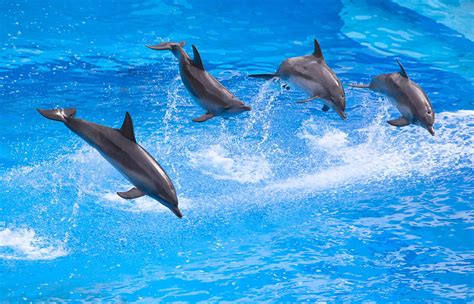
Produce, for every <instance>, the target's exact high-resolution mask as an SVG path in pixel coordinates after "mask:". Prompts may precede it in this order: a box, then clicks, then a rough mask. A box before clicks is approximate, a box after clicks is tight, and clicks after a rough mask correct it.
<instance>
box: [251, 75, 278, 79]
mask: <svg viewBox="0 0 474 304" xmlns="http://www.w3.org/2000/svg"><path fill="white" fill-rule="evenodd" d="M249 77H253V78H262V79H265V80H270V79H272V78H274V77H278V75H277V74H250V75H249Z"/></svg>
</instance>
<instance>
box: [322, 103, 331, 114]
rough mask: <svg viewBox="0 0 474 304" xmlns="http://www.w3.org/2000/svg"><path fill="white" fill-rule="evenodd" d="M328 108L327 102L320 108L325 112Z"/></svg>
mask: <svg viewBox="0 0 474 304" xmlns="http://www.w3.org/2000/svg"><path fill="white" fill-rule="evenodd" d="M329 109H330V107H329V106H328V105H327V104H325V105H324V106H323V108H322V109H321V110H322V111H323V112H327V111H329Z"/></svg>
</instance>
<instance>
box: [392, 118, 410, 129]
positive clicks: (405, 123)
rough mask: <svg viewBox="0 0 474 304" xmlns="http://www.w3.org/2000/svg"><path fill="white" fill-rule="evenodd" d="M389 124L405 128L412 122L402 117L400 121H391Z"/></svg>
mask: <svg viewBox="0 0 474 304" xmlns="http://www.w3.org/2000/svg"><path fill="white" fill-rule="evenodd" d="M387 122H388V123H389V124H391V125H392V126H395V127H404V126H408V125H409V124H410V122H409V121H408V120H407V119H406V118H405V117H400V118H399V119H394V120H389V121H387Z"/></svg>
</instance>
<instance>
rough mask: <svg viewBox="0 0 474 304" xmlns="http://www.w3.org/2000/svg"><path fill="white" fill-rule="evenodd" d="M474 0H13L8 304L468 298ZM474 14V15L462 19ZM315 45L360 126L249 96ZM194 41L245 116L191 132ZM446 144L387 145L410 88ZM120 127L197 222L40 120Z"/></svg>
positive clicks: (3, 125) (311, 107)
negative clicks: (392, 88) (188, 55)
mask: <svg viewBox="0 0 474 304" xmlns="http://www.w3.org/2000/svg"><path fill="white" fill-rule="evenodd" d="M473 10H474V8H473V4H472V2H471V1H463V0H460V1H443V0H440V1H432V2H429V3H424V1H415V0H413V1H392V2H390V1H375V0H366V1H365V0H355V1H352V0H343V1H316V0H312V1H246V0H245V1H210V0H202V1H186V0H176V1H89V0H86V1H57V0H56V1H53V0H45V1H26V0H19V1H7V0H0V139H1V141H0V301H68V300H103V301H110V300H114V301H138V300H141V301H153V300H155V301H156V300H164V301H173V300H176V301H192V302H194V301H203V300H205V301H219V300H226V301H231V300H241V301H254V302H260V301H305V300H310V301H314V300H320V301H337V302H342V301H351V302H352V301H378V302H387V301H406V302H416V301H432V300H434V301H448V302H451V301H452V302H468V301H473V300H474V275H473V273H474V233H473V231H474V230H473V229H474V224H473V223H474V211H473V205H474V199H473V198H474V168H473V162H474V140H473V135H474V98H473V96H474V85H473V80H474V42H473V40H474V33H473V30H472V29H473V28H474V26H473V19H472V11H473ZM469 12H471V13H469ZM314 38H317V39H318V40H319V42H320V44H321V46H322V48H323V52H324V54H325V57H326V61H327V62H328V64H329V66H331V67H332V68H333V69H334V71H335V72H336V73H337V75H338V76H339V77H340V79H341V81H342V82H343V84H344V86H345V89H346V96H347V111H346V114H347V116H348V119H347V121H342V120H341V119H340V118H339V117H338V115H337V114H336V113H335V112H334V111H329V112H327V113H323V112H322V111H321V110H320V109H321V106H322V104H321V103H320V102H318V101H316V102H311V103H307V104H297V103H296V102H295V101H297V100H300V99H304V98H306V95H305V94H304V93H302V92H301V91H299V90H297V89H296V88H292V89H291V90H290V91H286V90H284V89H282V87H281V84H280V83H278V82H271V81H270V82H263V81H260V80H257V79H250V78H248V74H250V73H256V72H259V73H263V72H271V71H273V70H274V69H275V68H276V66H277V65H278V64H279V63H280V62H281V61H282V60H283V59H285V58H286V57H290V56H299V55H304V54H308V53H311V52H312V40H313V39H314ZM182 40H185V41H187V43H188V44H187V46H186V50H187V51H188V52H191V44H195V45H196V46H198V48H199V50H200V52H201V57H202V58H203V61H204V64H205V67H206V68H207V69H208V70H209V72H210V73H211V74H213V75H214V76H215V77H216V78H217V79H219V80H220V81H222V83H223V84H224V85H225V86H227V87H228V88H229V89H230V90H231V91H232V92H233V93H234V94H235V95H236V96H238V97H239V98H241V99H242V100H243V101H244V102H245V103H247V104H249V105H251V106H252V108H253V110H252V111H251V112H248V113H244V114H241V115H239V116H237V117H233V118H230V119H222V118H215V119H212V120H209V121H208V122H206V123H202V124H196V123H193V122H192V121H191V119H192V118H194V117H197V116H200V115H202V114H203V113H204V111H203V110H202V109H201V108H199V107H198V106H197V105H196V104H195V103H194V102H193V101H192V100H191V99H190V97H189V94H188V93H187V92H186V90H185V88H184V86H183V84H182V83H181V80H180V78H179V76H178V69H177V62H176V60H175V59H174V57H173V56H172V55H171V54H170V53H165V52H156V51H152V50H149V49H147V48H145V47H144V46H143V45H144V44H151V43H158V42H160V41H182ZM395 58H400V60H401V61H402V62H403V64H404V66H405V69H406V70H407V72H408V74H409V76H410V77H411V78H412V79H413V80H414V81H416V82H417V83H419V84H420V85H421V87H422V88H424V90H425V91H426V93H427V94H428V96H429V97H430V99H431V101H432V103H433V106H434V109H435V111H436V124H435V129H436V136H435V137H431V136H430V135H429V134H428V132H427V131H426V130H424V129H422V128H420V127H414V126H409V127H405V128H400V129H398V128H394V127H391V126H389V125H388V124H387V123H386V121H387V120H388V119H390V118H396V117H397V115H398V113H397V111H396V109H395V108H394V107H393V106H392V105H390V104H389V102H388V101H387V100H386V98H384V97H383V96H380V95H377V94H375V93H370V92H368V91H363V90H360V89H359V90H358V89H352V88H350V87H349V86H348V84H349V83H351V82H358V83H366V82H368V81H369V80H370V79H371V78H372V77H373V76H375V75H377V74H380V73H388V72H395V71H397V70H398V68H397V66H396V63H395V61H394V59H395ZM71 106H75V107H77V116H78V117H80V118H84V119H87V120H90V121H93V122H97V123H101V124H104V125H107V126H117V127H118V126H120V124H121V122H122V120H123V117H124V114H125V111H129V112H130V113H131V115H132V117H133V120H134V124H135V132H136V137H137V140H138V142H139V143H140V144H141V145H142V146H144V147H145V148H146V149H147V150H148V151H149V152H150V153H151V154H152V155H154V156H155V157H156V159H157V160H158V161H159V162H160V163H161V164H162V166H163V167H164V168H165V170H166V171H167V172H168V174H169V175H170V177H171V179H172V180H173V182H174V184H175V186H176V188H177V192H178V196H179V200H180V207H181V210H182V212H183V214H184V218H183V219H182V220H179V219H178V218H176V217H175V216H174V215H173V214H172V213H171V212H169V210H167V209H165V208H164V207H162V206H161V205H160V204H159V203H157V202H156V201H154V200H152V199H150V198H147V197H144V198H140V199H136V200H133V201H125V200H122V199H121V198H119V197H118V196H117V195H116V194H115V192H116V191H125V190H127V189H129V188H130V184H129V183H128V182H127V181H126V180H125V179H124V178H123V177H122V176H121V175H120V174H119V173H118V172H117V171H116V170H115V169H114V168H113V167H112V166H111V165H109V164H108V163H107V162H106V161H105V160H104V159H103V158H102V157H100V155H99V154H98V152H96V151H95V150H93V149H92V148H91V147H89V146H88V145H87V144H86V143H85V142H84V141H82V140H81V139H80V138H79V137H78V136H76V135H74V134H73V133H72V132H70V131H69V130H68V129H67V128H65V126H64V125H62V124H60V123H56V122H53V121H49V120H46V119H44V118H43V117H41V116H40V115H39V114H38V113H37V112H36V111H35V108H37V107H40V108H54V107H71Z"/></svg>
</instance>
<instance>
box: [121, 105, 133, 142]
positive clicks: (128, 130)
mask: <svg viewBox="0 0 474 304" xmlns="http://www.w3.org/2000/svg"><path fill="white" fill-rule="evenodd" d="M119 131H120V133H122V135H123V136H125V137H126V138H128V139H129V140H131V141H133V142H134V143H136V142H137V141H136V140H135V133H134V132H133V122H132V117H130V113H128V112H127V113H125V119H124V120H123V124H122V127H121V128H120V130H119Z"/></svg>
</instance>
